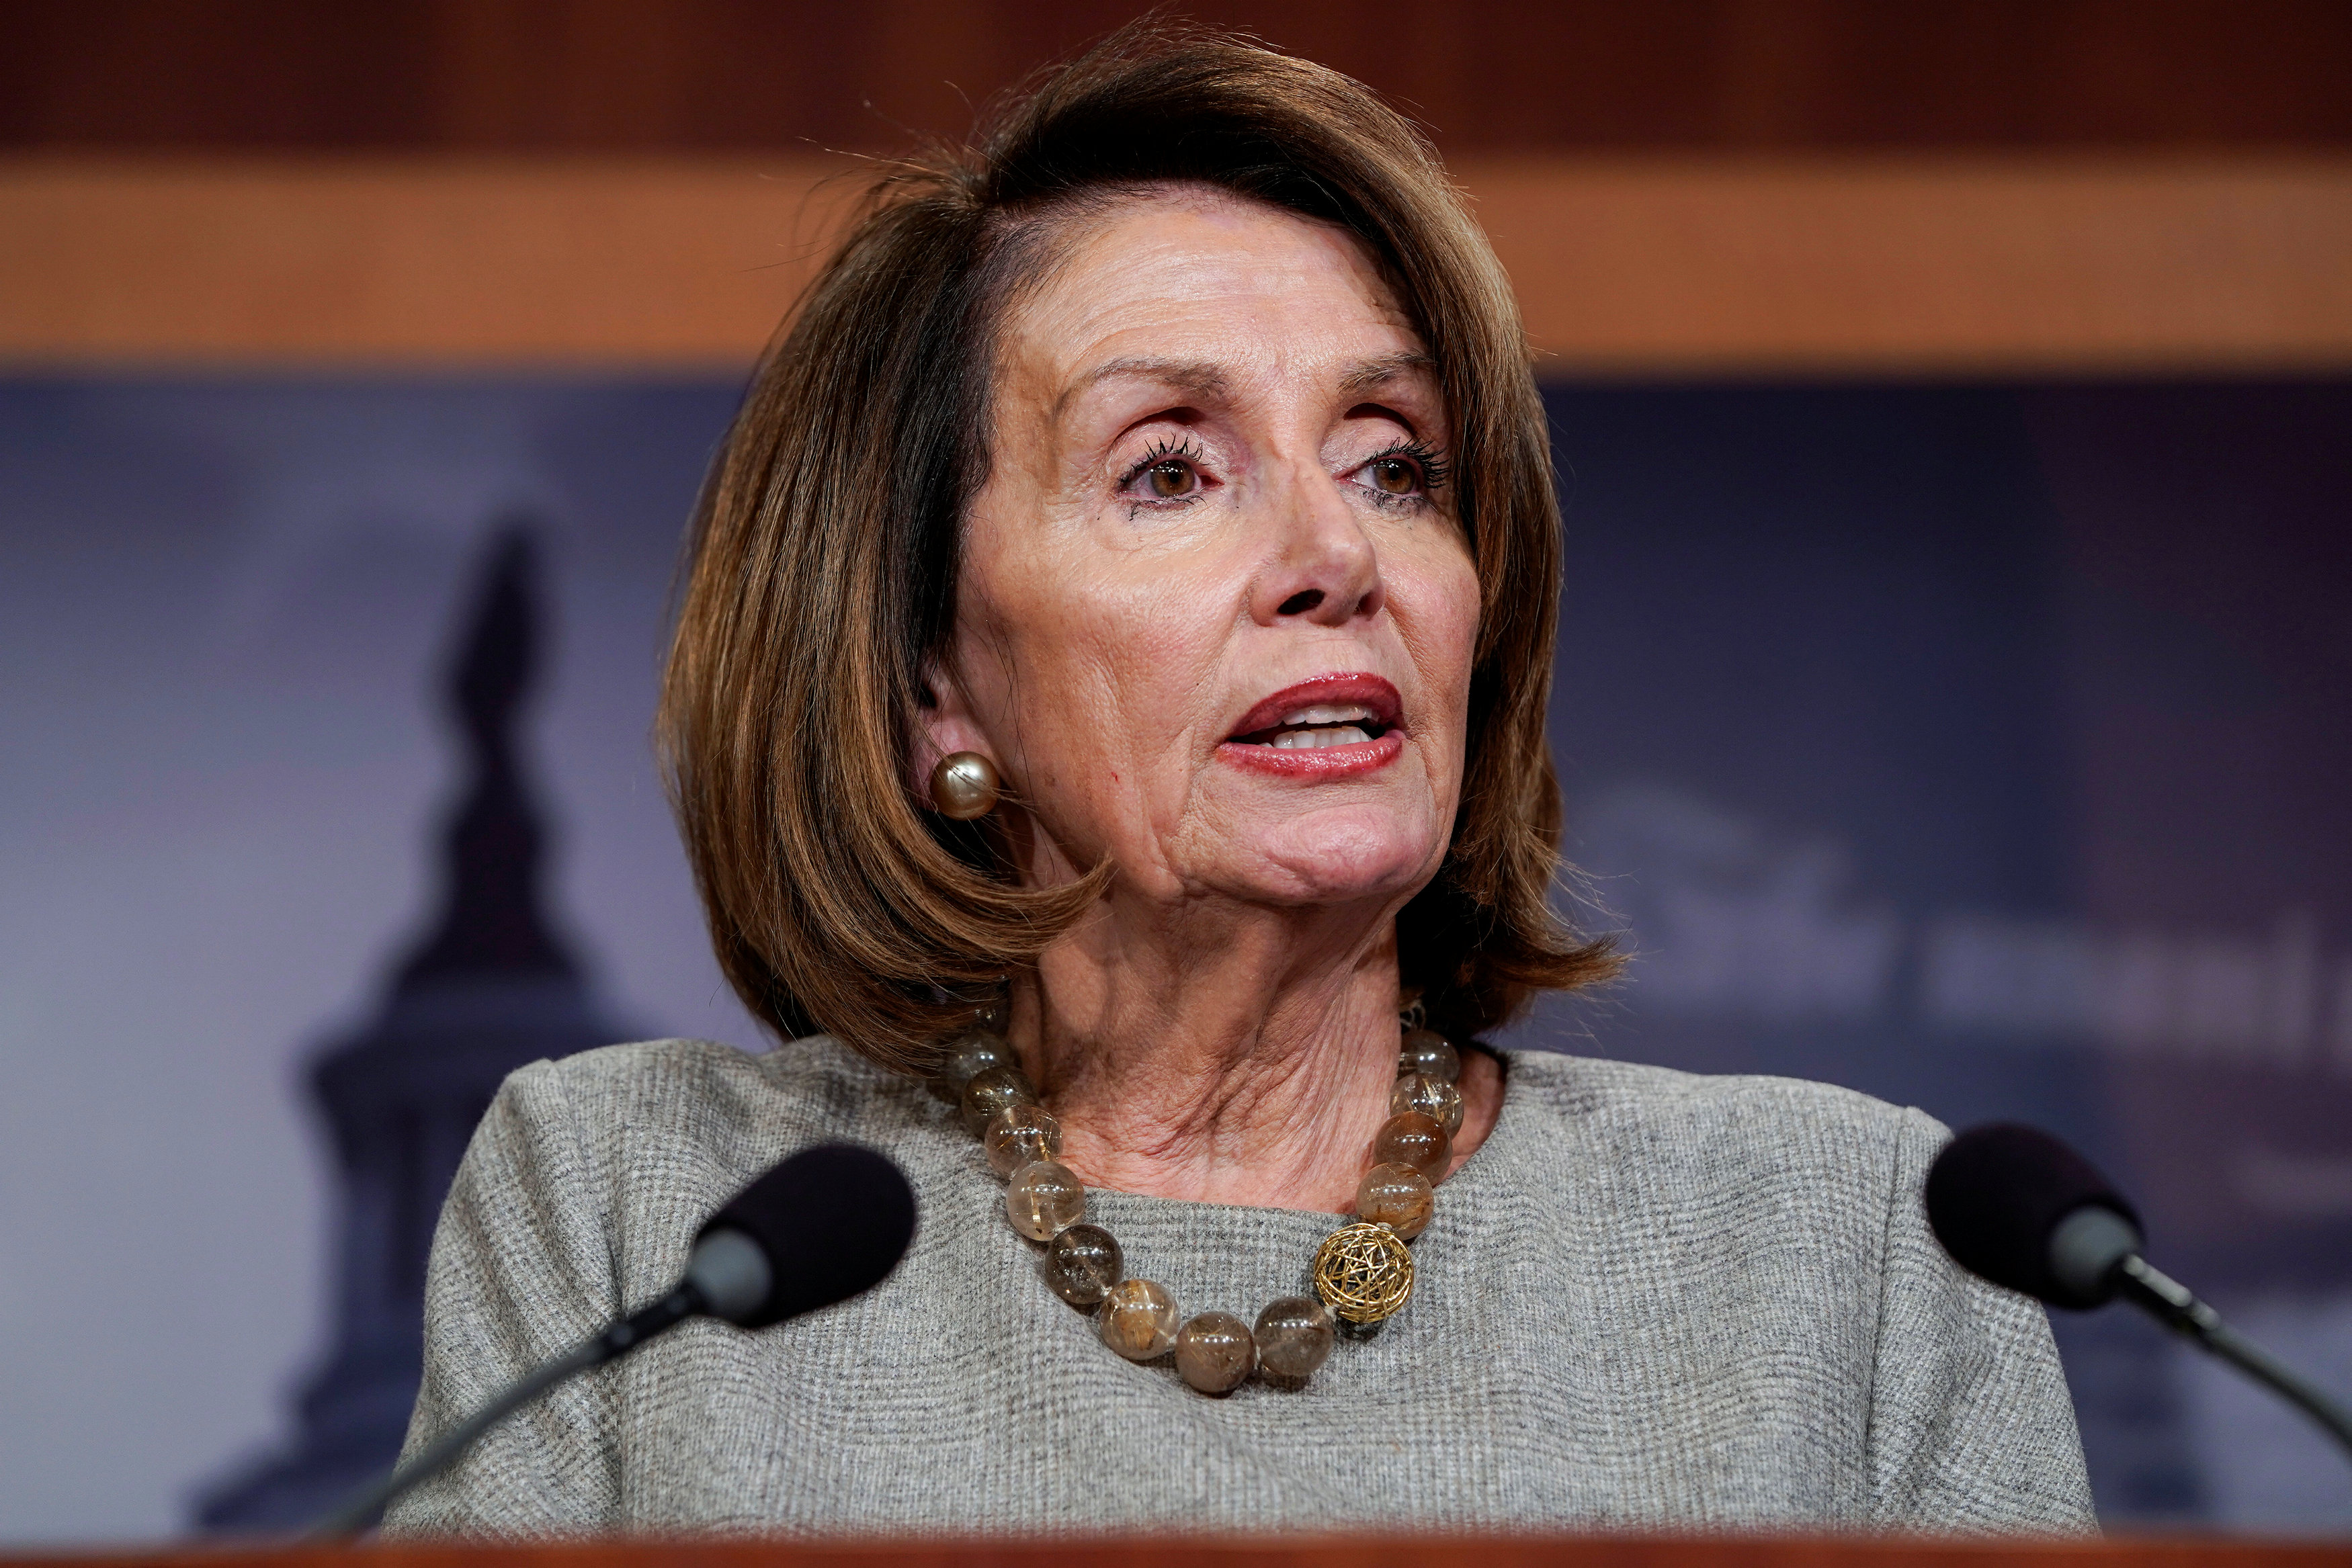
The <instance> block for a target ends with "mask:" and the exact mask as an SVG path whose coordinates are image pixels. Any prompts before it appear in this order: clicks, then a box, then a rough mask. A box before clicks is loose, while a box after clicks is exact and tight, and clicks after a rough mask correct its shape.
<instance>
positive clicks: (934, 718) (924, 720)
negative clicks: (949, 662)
mask: <svg viewBox="0 0 2352 1568" xmlns="http://www.w3.org/2000/svg"><path fill="white" fill-rule="evenodd" d="M922 682H923V694H922V695H923V697H924V699H925V700H924V702H923V706H920V707H919V708H917V709H916V710H915V736H914V743H913V745H912V746H911V747H908V758H907V768H908V775H909V776H908V779H907V785H908V788H909V789H912V790H914V792H915V799H916V800H919V801H920V802H922V804H923V805H924V806H925V807H926V808H928V807H929V805H930V801H931V769H932V768H937V767H938V766H939V765H940V758H943V757H952V756H953V755H955V754H956V753H957V752H959V751H977V752H979V753H980V754H981V755H982V757H985V758H988V759H989V760H990V761H991V762H993V763H995V764H996V766H997V771H998V772H1000V773H1002V772H1003V768H1004V761H1003V758H1000V757H999V756H997V754H996V748H995V747H993V746H992V745H990V744H989V740H988V737H987V736H986V735H985V734H984V733H982V730H981V727H980V721H979V720H978V719H977V718H976V717H974V716H973V714H972V711H971V700H970V699H969V698H967V697H966V696H965V695H964V690H963V684H962V683H961V682H960V681H958V680H957V679H956V678H955V676H954V675H953V674H951V673H950V671H949V670H948V669H947V668H946V667H945V666H944V665H942V664H940V662H939V661H938V660H937V659H926V660H924V661H923V674H922Z"/></svg>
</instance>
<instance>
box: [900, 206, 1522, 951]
mask: <svg viewBox="0 0 2352 1568" xmlns="http://www.w3.org/2000/svg"><path fill="white" fill-rule="evenodd" d="M1449 437H1450V433H1449V431H1448V430H1447V428H1446V420H1445V408H1444V402H1443V400H1442V399H1441V397H1440V395H1439V391H1438V387H1437V382H1436V379H1435V377H1434V375H1433V373H1432V370H1431V367H1430V365H1429V363H1428V361H1427V358H1426V355H1425V353H1424V351H1423V347H1422V345H1421V343H1420V342H1419V340H1417V339H1416V338H1415V336H1414V334H1413V332H1412V329H1411V327H1410V326H1409V325H1408V323H1407V320H1406V319H1405V316H1404V314H1403V313H1402V311H1401V310H1400V309H1399V308H1397V304H1396V301H1395V300H1394V298H1392V297H1391V294H1390V292H1389V290H1388V288H1387V287H1385V286H1384V285H1383V284H1382V283H1381V280H1380V278H1379V277H1378V275H1377V273H1376V272H1375V271H1374V269H1373V267H1371V265H1370V262H1369V260H1368V259H1367V258H1366V256H1365V255H1364V253H1363V252H1362V250H1361V249H1360V246H1358V245H1357V244H1356V242H1355V241H1354V240H1353V239H1351V238H1350V237H1349V236H1348V235H1345V234H1343V233H1342V232H1340V231H1339V230H1338V229H1335V228H1332V227H1329V226H1328V225H1320V224H1316V223H1313V222H1310V221H1307V220H1306V219H1303V218H1299V217H1296V216H1293V215H1290V214H1285V213H1281V212H1278V211H1276V210H1274V209H1272V208H1268V207H1265V206H1262V205H1258V204H1254V203H1249V202H1245V201H1242V200H1239V199H1235V198H1231V197H1226V196H1223V195H1220V194H1216V193H1208V192H1193V191H1179V192H1175V193H1171V194H1169V195H1167V196H1165V197H1155V198H1143V199H1139V200H1137V201H1134V202H1132V203H1129V204H1124V205H1121V206H1119V207H1118V208H1115V209H1113V210H1112V211H1111V212H1110V213H1108V214H1106V215H1104V216H1103V217H1101V218H1098V219H1097V220H1095V221H1093V222H1092V223H1091V224H1090V225H1088V226H1087V228H1086V229H1085V230H1084V232H1083V233H1082V234H1081V235H1080V236H1079V237H1077V238H1076V240H1074V241H1073V242H1072V243H1071V245H1070V246H1069V248H1068V249H1067V250H1066V252H1065V254H1064V255H1063V256H1062V257H1061V259H1060V261H1059V262H1058V264H1057V265H1056V266H1055V267H1053V268H1052V269H1051V270H1050V272H1049V275H1048V277H1046V279H1045V281H1044V282H1042V283H1041V284H1040V285H1038V286H1037V287H1034V289H1032V290H1031V291H1030V292H1029V293H1028V294H1027V295H1026V296H1025V297H1024V298H1022V299H1020V300H1019V301H1018V302H1017V303H1016V304H1015V305H1014V306H1013V308H1011V310H1010V311H1009V313H1008V317H1007V319H1006V320H1005V322H1004V324H1003V339H1002V345H1001V350H1000V358H999V361H998V370H997V381H996V388H995V403H994V408H993V422H992V432H991V442H992V471H991V473H990V476H989V478H988V482H987V484H986V486H985V487H984V488H983V489H982V492H981V494H980V495H979V497H977V498H976V500H975V501H974V503H973V505H972V506H971V511H970V515H969V517H968V518H967V519H966V525H965V535H964V554H963V562H962V578H961V587H960V591H959V597H958V600H957V606H956V627H955V635H954V642H953V649H952V668H951V669H950V670H948V671H945V672H941V673H940V678H938V679H936V680H935V682H934V688H935V692H936V695H937V696H938V698H939V706H937V707H936V708H935V709H933V710H931V713H932V717H931V725H930V740H931V743H932V745H933V746H934V747H936V748H937V749H936V751H935V752H934V753H933V755H934V756H937V755H941V754H944V753H947V752H950V751H957V750H974V751H980V752H983V753H985V754H986V755H988V756H990V757H992V758H995V759H996V761H997V763H998V765H999V767H1000V768H1002V769H1003V773H1004V775H1005V777H1006V779H1007V780H1008V781H1009V783H1010V784H1011V786H1012V787H1013V789H1014V790H1015V791H1017V793H1018V795H1019V797H1020V799H1021V800H1022V801H1023V802H1024V804H1025V805H1026V806H1027V808H1028V809H1029V810H1030V811H1032V812H1033V813H1034V816H1035V818H1036V820H1037V823H1038V825H1039V827H1040V828H1042V830H1043V832H1042V834H1041V835H1039V836H1038V838H1037V839H1036V840H1035V841H1034V842H1032V843H1031V844H1030V845H1029V847H1028V850H1027V855H1028V864H1027V866H1026V868H1025V874H1026V875H1027V876H1028V877H1029V878H1030V879H1031V880H1032V881H1038V882H1042V881H1048V880H1059V879H1061V878H1063V877H1066V876H1068V875H1070V874H1072V873H1073V871H1074V870H1075V871H1083V870H1085V869H1087V867H1089V866H1091V865H1093V864H1094V863H1095V862H1097V860H1098V859H1100V857H1102V856H1103V855H1105V854H1108V855H1110V856H1112V857H1114V859H1115V860H1116V862H1117V863H1118V867H1119V871H1120V875H1121V879H1122V882H1123V883H1124V884H1125V885H1126V886H1127V887H1128V888H1129V890H1131V891H1134V892H1139V893H1141V894H1144V895H1145V896H1147V897H1150V898H1153V899H1158V900H1165V901H1173V900H1181V899H1196V898H1201V897H1210V898H1214V897H1219V896H1223V897H1231V898H1237V899H1242V900H1246V901H1250V902H1253V903H1259V904H1269V903H1270V904H1337V903H1343V902H1347V901H1354V900H1366V899H1373V900H1380V901H1383V902H1402V898H1403V897H1405V896H1408V895H1410V894H1412V892H1413V891H1414V890H1416V889H1418V888H1419V887H1420V886H1421V885H1422V884H1423V883H1425V882H1426V881H1428V880H1429V878H1430V877H1431V876H1433V874H1434V873H1435V872H1436V870H1437V868H1438V865H1439V862H1441V861H1442V859H1443V858H1444V853H1445V848H1446V844H1447V841H1448V839H1449V837H1450V834H1451V832H1452V828H1453V823H1454V807H1455V804H1456V801H1457V800H1458V798H1459V794H1460V789H1461V779H1462V754H1463V731H1464V722H1465V703H1466V699H1467V695H1468V689H1469V677H1470V661H1471V653H1472V645H1473V642H1474V639H1475V635H1476V631H1477V620H1478V583H1477V578H1476V574H1475V570H1474V569H1473V567H1472V564H1471V559H1470V554H1469V550H1468V549H1467V547H1466V545H1465V541H1464V538H1463V534H1462V529H1461V528H1460V526H1459V525H1458V523H1457V522H1456V520H1455V517H1454V501H1453V491H1452V488H1451V486H1450V485H1449V483H1448V481H1447V478H1446V473H1445V469H1446V453H1447V444H1448V441H1449Z"/></svg>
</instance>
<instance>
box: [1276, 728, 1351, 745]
mask: <svg viewBox="0 0 2352 1568" xmlns="http://www.w3.org/2000/svg"><path fill="white" fill-rule="evenodd" d="M1371 738H1372V737H1370V736H1369V735H1366V734H1365V733H1364V732H1363V731H1362V730H1360V729H1358V728H1357V727H1355V726H1353V725H1343V726H1341V727H1339V728H1338V729H1286V730H1284V731H1283V732H1282V733H1281V734H1280V735H1277V736H1276V737H1274V744H1275V745H1276V747H1280V748H1281V749H1282V750H1284V751H1320V750H1322V749H1323V748H1324V747H1327V746H1360V745H1361V744H1362V743H1363V742H1365V741H1367V740H1370V739H1371Z"/></svg>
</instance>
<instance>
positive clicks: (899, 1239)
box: [696, 1144, 915, 1329]
mask: <svg viewBox="0 0 2352 1568" xmlns="http://www.w3.org/2000/svg"><path fill="white" fill-rule="evenodd" d="M722 1230H731V1231H734V1232H737V1233H738V1234H740V1235H742V1236H745V1237H748V1238H750V1239H751V1241H752V1242H753V1243H755V1244H756V1245H757V1246H758V1248H759V1249H760V1251H761V1253H762V1254H763V1255H764V1256H765V1257H766V1260H767V1263H768V1281H767V1291H766V1293H765V1295H764V1296H762V1297H761V1298H760V1299H759V1300H757V1301H754V1302H752V1303H751V1304H750V1305H748V1306H740V1305H737V1304H735V1303H730V1306H732V1307H733V1308H734V1310H721V1311H720V1312H719V1315H720V1316H723V1317H725V1318H726V1319H727V1320H728V1321H729V1322H732V1323H736V1324H739V1325H740V1326H741V1327H744V1328H747V1329H757V1328H765V1327H767V1326H768V1325H769V1324H770V1323H777V1322H783V1321H784V1319H786V1318H791V1317H798V1316H799V1315H800V1314H801V1313H803V1312H814V1311H815V1310H816V1309H817V1308H819V1307H829V1306H831V1305H832V1304H833V1303H834V1302H835V1301H847V1300H848V1299H849V1298H850V1297H852V1296H854V1295H856V1294H857V1293H858V1292H859V1291H866V1290H870V1289H872V1288H873V1287H874V1286H876V1285H878V1284H880V1283H881V1282H882V1281H884V1280H885V1279H887V1278H888V1276H889V1273H890V1270H893V1269H895V1268H897V1267H898V1260H899V1259H900V1258H902V1257H904V1256H906V1252H907V1246H908V1243H909V1242H910V1241H912V1240H913V1239H915V1192H914V1189H913V1188H912V1187H910V1186H908V1185H907V1178H906V1176H904V1175H903V1174H902V1173H901V1172H900V1171H899V1169H898V1166H896V1165H894V1164H893V1163H892V1162H891V1161H890V1160H889V1159H887V1157H885V1156H884V1155H878V1154H877V1153H875V1152H874V1151H873V1150H872V1149H864V1148H859V1147H857V1146H856V1145H854V1144H819V1145H817V1146H815V1147H814V1148H810V1149H803V1150H802V1151H801V1152H800V1153H799V1154H796V1155H793V1157H792V1158H790V1159H788V1160H786V1161H784V1162H783V1163H782V1165H780V1166H776V1167H775V1168H774V1169H772V1170H771V1171H769V1172H768V1173H767V1174H766V1175H765V1176H761V1177H760V1178H759V1179H758V1180H756V1181H754V1182H752V1183H751V1186H747V1187H745V1188H744V1189H743V1190H742V1191H741V1192H739V1193H737V1194H736V1195H735V1197H733V1198H732V1199H731V1200H730V1201H729V1203H728V1205H727V1207H724V1208H722V1209H720V1210H719V1212H718V1213H716V1214H714V1215H712V1216H711V1217H710V1220H709V1223H708V1224H706V1225H705V1226H703V1228H702V1229H701V1230H700V1231H699V1232H698V1235H697V1238H696V1239H697V1240H698V1241H699V1240H700V1239H703V1238H706V1237H709V1236H710V1235H711V1234H713V1233H714V1232H717V1231H722Z"/></svg>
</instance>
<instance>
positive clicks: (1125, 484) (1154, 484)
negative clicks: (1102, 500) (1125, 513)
mask: <svg viewBox="0 0 2352 1568" xmlns="http://www.w3.org/2000/svg"><path fill="white" fill-rule="evenodd" d="M1118 487H1119V491H1120V493H1121V494H1123V495H1125V496H1126V497H1129V499H1130V500H1133V501H1140V502H1145V503H1151V502H1171V503H1180V504H1181V503H1184V502H1189V501H1193V500H1197V499H1198V498H1199V497H1201V495H1202V492H1203V491H1205V490H1207V489H1208V487H1209V481H1208V478H1207V476H1204V475H1203V474H1202V472H1201V453H1200V449H1199V448H1198V447H1196V446H1194V445H1193V444H1192V442H1191V441H1190V440H1185V441H1181V442H1169V441H1162V442H1160V444H1158V445H1156V446H1154V447H1153V448H1152V449H1151V450H1150V451H1149V452H1147V453H1145V454H1144V455H1143V457H1142V460H1141V461H1140V462H1139V463H1137V464H1136V465H1135V466H1134V467H1132V468H1129V470H1128V471H1127V472H1126V474H1125V475H1123V476H1121V477H1120V479H1119V482H1118Z"/></svg>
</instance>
